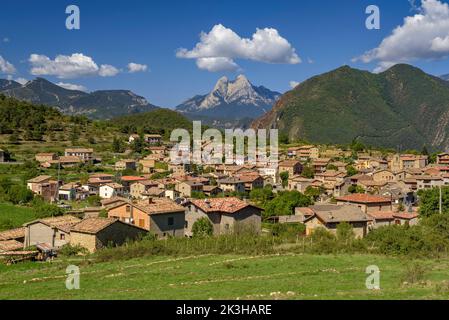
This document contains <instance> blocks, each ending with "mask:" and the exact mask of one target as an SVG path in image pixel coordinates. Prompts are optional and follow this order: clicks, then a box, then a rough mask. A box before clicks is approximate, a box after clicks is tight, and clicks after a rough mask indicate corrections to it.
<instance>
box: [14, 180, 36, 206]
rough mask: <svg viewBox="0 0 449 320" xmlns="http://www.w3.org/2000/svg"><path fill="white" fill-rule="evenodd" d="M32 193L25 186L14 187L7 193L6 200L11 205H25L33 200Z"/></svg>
mask: <svg viewBox="0 0 449 320" xmlns="http://www.w3.org/2000/svg"><path fill="white" fill-rule="evenodd" d="M33 197H34V195H33V192H31V190H28V188H27V187H25V186H20V185H14V186H12V187H11V189H10V190H9V192H8V199H9V201H11V202H12V203H13V204H27V203H29V202H30V201H31V200H33Z"/></svg>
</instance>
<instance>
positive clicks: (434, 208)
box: [418, 187, 449, 217]
mask: <svg viewBox="0 0 449 320" xmlns="http://www.w3.org/2000/svg"><path fill="white" fill-rule="evenodd" d="M441 193H442V212H443V213H444V214H447V213H449V188H448V187H443V188H441ZM418 196H419V203H420V206H419V213H420V215H421V216H424V217H429V216H432V215H434V214H438V213H439V209H440V208H439V207H440V205H439V202H440V200H439V199H440V190H439V188H433V189H428V190H420V191H418Z"/></svg>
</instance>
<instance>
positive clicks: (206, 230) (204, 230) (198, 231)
mask: <svg viewBox="0 0 449 320" xmlns="http://www.w3.org/2000/svg"><path fill="white" fill-rule="evenodd" d="M213 232H214V226H213V225H212V223H211V222H210V221H209V219H208V218H206V217H204V218H200V219H198V220H197V221H195V223H194V224H193V226H192V233H193V236H194V237H207V236H211V235H212V234H213Z"/></svg>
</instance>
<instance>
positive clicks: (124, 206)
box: [107, 198, 185, 238]
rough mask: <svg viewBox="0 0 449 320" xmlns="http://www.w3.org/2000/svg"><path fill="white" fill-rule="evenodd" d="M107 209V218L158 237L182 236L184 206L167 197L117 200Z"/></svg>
mask: <svg viewBox="0 0 449 320" xmlns="http://www.w3.org/2000/svg"><path fill="white" fill-rule="evenodd" d="M107 211H108V217H109V218H117V219H120V220H121V221H123V222H126V223H130V224H133V225H135V226H138V227H140V228H143V229H145V230H148V231H150V232H151V233H153V234H155V235H156V236H158V237H162V238H165V237H167V236H174V237H182V236H184V224H185V208H184V207H182V206H180V205H178V204H176V202H174V201H172V200H170V199H167V198H148V199H146V200H140V201H125V202H119V203H117V204H116V205H113V206H110V207H108V208H107Z"/></svg>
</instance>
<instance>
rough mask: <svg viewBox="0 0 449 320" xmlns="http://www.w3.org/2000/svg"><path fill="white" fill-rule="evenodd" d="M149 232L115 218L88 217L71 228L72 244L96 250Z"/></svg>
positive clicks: (91, 250) (92, 250) (116, 244)
mask: <svg viewBox="0 0 449 320" xmlns="http://www.w3.org/2000/svg"><path fill="white" fill-rule="evenodd" d="M146 233H148V231H147V230H145V229H142V228H139V227H136V226H134V225H131V224H128V223H125V222H123V221H120V220H117V219H114V218H87V219H84V220H82V221H81V222H79V223H77V224H75V225H74V226H73V227H72V228H71V229H70V244H71V245H73V246H76V245H79V246H81V247H83V248H86V249H87V250H88V251H89V252H95V251H97V250H98V249H101V248H104V247H106V246H108V245H110V244H112V245H113V246H119V245H122V244H123V243H125V241H127V240H134V239H137V238H139V237H140V236H143V235H145V234H146Z"/></svg>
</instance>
